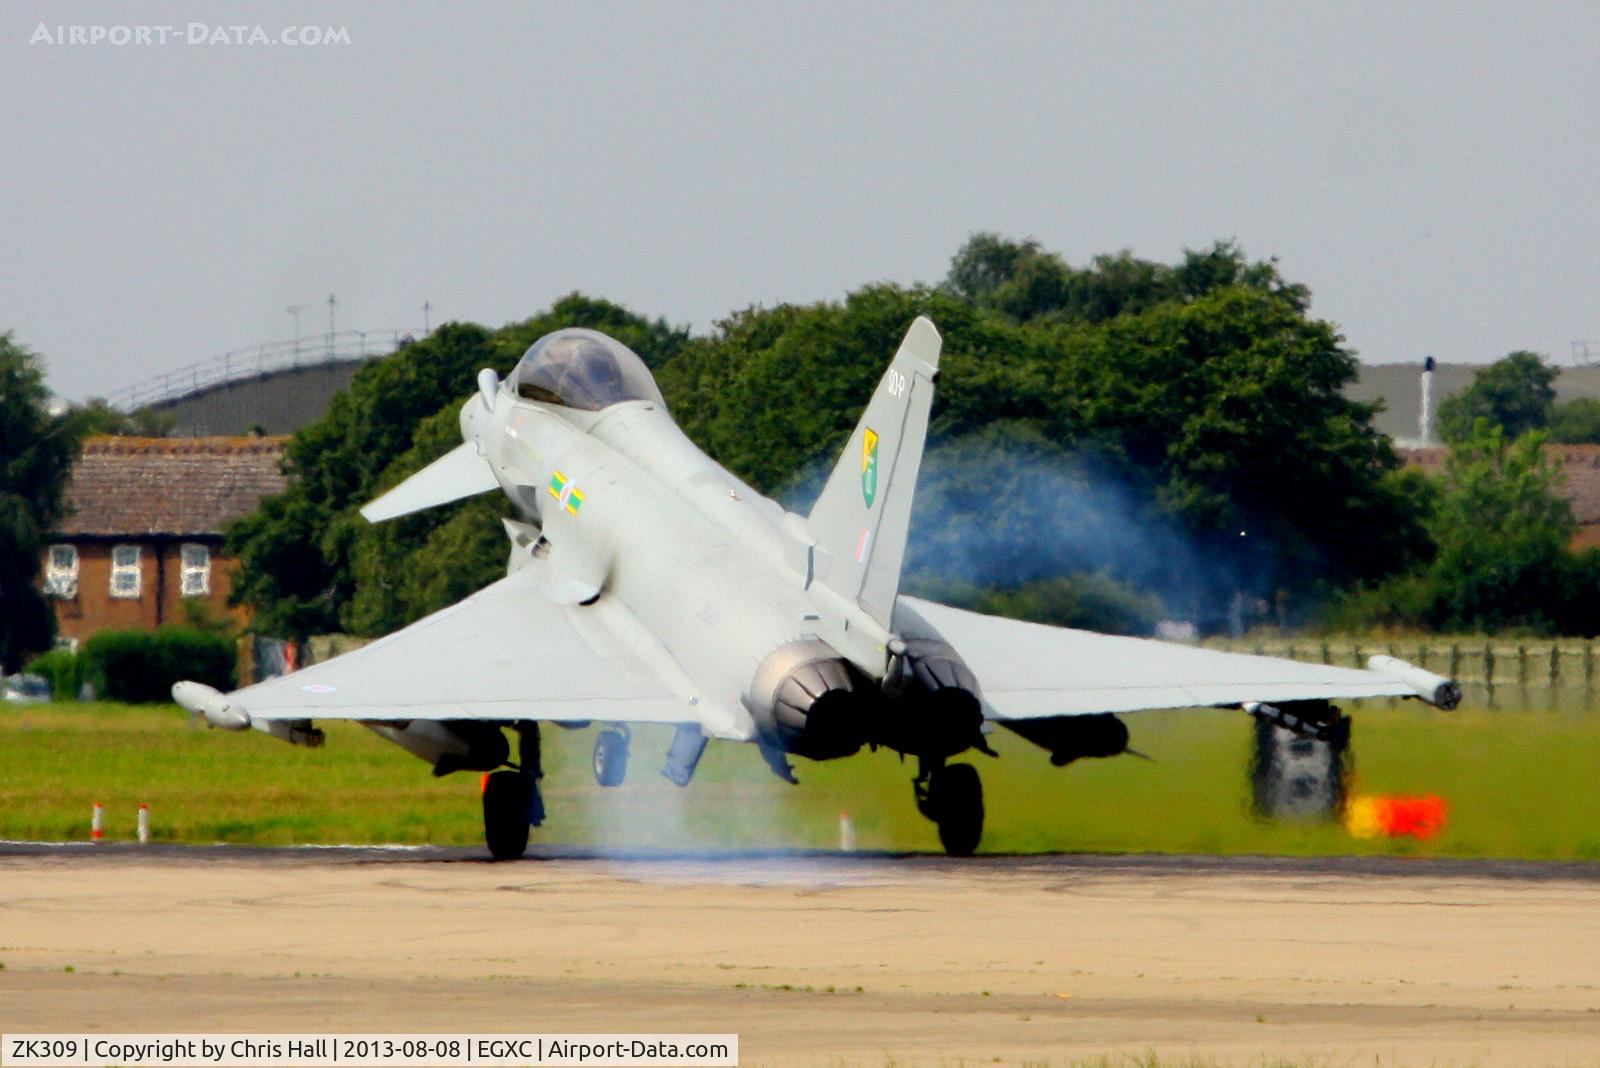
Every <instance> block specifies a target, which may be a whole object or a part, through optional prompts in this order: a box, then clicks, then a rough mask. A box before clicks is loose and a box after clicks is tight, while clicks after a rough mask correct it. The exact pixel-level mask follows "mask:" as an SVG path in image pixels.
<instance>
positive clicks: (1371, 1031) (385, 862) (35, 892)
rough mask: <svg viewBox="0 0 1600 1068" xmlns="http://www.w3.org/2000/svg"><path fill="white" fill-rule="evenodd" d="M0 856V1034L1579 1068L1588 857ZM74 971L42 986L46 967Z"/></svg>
mask: <svg viewBox="0 0 1600 1068" xmlns="http://www.w3.org/2000/svg"><path fill="white" fill-rule="evenodd" d="M483 857H484V854H483V853H482V852H481V851H480V850H463V849H432V848H425V849H363V848H351V849H247V848H234V847H225V846H221V847H182V846H148V847H139V846H131V845H117V846H109V845H101V846H83V845H79V846H49V845H28V844H20V843H0V963H3V964H4V966H5V967H4V971H0V1030H5V1031H77V1030H100V1031H157V1030H159V1031H207V1030H212V1031H263V1032H282V1033H295V1032H299V1033H304V1032H310V1031H405V1032H427V1031H458V1032H459V1031H482V1032H489V1033H493V1032H499V1031H569V1032H624V1031H635V1032H637V1031H662V1032H692V1031H699V1032H708V1031H709V1032H724V1031H734V1032H738V1033H739V1034H740V1035H741V1048H742V1053H743V1063H745V1064H782V1065H790V1064H794V1065H799V1064H806V1065H811V1064H840V1065H884V1064H888V1063H890V1062H893V1063H895V1064H902V1065H903V1064H923V1063H926V1064H949V1065H953V1064H956V1063H958V1062H965V1063H968V1064H978V1063H991V1062H994V1061H996V1060H998V1061H999V1062H1002V1063H1011V1064H1017V1063H1022V1062H1032V1063H1035V1064H1040V1063H1050V1064H1058V1065H1059V1064H1065V1063H1068V1062H1070V1061H1071V1060H1073V1059H1075V1058H1080V1057H1083V1058H1086V1057H1099V1056H1101V1055H1103V1054H1117V1053H1127V1054H1132V1055H1139V1056H1142V1055H1145V1054H1146V1053H1148V1052H1150V1051H1155V1052H1156V1053H1158V1054H1160V1055H1162V1056H1163V1057H1168V1058H1173V1059H1182V1060H1187V1059H1188V1058H1190V1057H1191V1056H1196V1055H1198V1056H1200V1057H1203V1058H1208V1059H1215V1060H1217V1061H1221V1062H1223V1063H1238V1064H1248V1063H1251V1062H1257V1063H1259V1062H1260V1061H1261V1059H1262V1058H1264V1057H1283V1058H1290V1059H1294V1060H1296V1061H1297V1062H1306V1063H1317V1064H1332V1065H1347V1064H1354V1063H1376V1064H1379V1065H1407V1064H1410V1065H1467V1064H1491V1065H1502V1064H1505V1065H1539V1066H1546V1065H1562V1066H1565V1065H1595V1064H1600V865H1595V864H1560V865H1546V864H1520V863H1504V862H1489V863H1480V862H1472V861H1422V860H1417V861H1406V860H1395V859H1358V858H1339V859H1315V860H1283V859H1269V858H1248V857H1247V858H1205V857H1159V856H1150V857H1107V856H1052V857H982V858H977V859H975V860H967V861H954V860H949V859H946V858H942V857H927V856H908V857H902V856H888V855H869V854H849V855H838V854H795V853H782V854H756V853H747V854H734V855H723V856H688V855H668V854H635V855H631V856H624V857H601V856H595V855H593V854H586V853H582V852H579V851H572V850H558V849H546V850H541V851H538V853H537V855H536V856H535V857H534V858H533V859H530V860H526V861H523V862H520V863H512V864H492V863H488V862H487V861H486V860H485V859H483ZM69 967H70V968H71V969H73V970H72V971H71V972H68V971H67V970H66V969H67V968H69Z"/></svg>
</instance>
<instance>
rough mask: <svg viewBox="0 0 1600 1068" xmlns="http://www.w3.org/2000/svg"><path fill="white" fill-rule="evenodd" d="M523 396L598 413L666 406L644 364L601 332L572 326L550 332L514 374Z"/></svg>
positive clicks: (527, 355) (535, 346)
mask: <svg viewBox="0 0 1600 1068" xmlns="http://www.w3.org/2000/svg"><path fill="white" fill-rule="evenodd" d="M510 381H511V388H512V389H514V390H516V392H517V395H518V396H519V397H524V398H526V399H528V400H536V401H543V402H545V403H546V404H559V405H562V406H564V407H567V408H578V409H580V410H582V411H586V412H598V411H599V410H600V409H602V408H609V407H610V406H611V405H613V404H619V403H621V402H622V401H630V400H647V401H655V402H656V403H657V404H660V405H662V406H663V407H664V406H665V405H666V401H665V400H663V399H662V397H661V391H660V390H659V389H657V388H656V383H655V379H653V378H651V377H650V372H649V370H648V369H646V367H645V365H644V361H643V360H641V359H639V357H638V355H637V354H636V353H635V352H634V351H633V350H632V349H630V348H628V346H626V345H624V344H622V343H621V342H620V341H617V340H615V339H614V338H609V337H607V336H606V335H604V334H602V333H600V332H599V331H598V330H584V329H581V328H579V327H572V328H570V329H567V330H557V331H556V332H555V333H553V334H546V335H545V336H544V337H542V338H540V339H539V340H538V341H535V342H534V343H533V345H532V346H531V347H530V348H529V349H528V351H527V352H526V353H524V354H523V356H522V360H521V361H520V362H519V363H518V364H517V368H516V370H515V371H512V372H511V380H510Z"/></svg>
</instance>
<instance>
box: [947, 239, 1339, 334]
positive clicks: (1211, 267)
mask: <svg viewBox="0 0 1600 1068" xmlns="http://www.w3.org/2000/svg"><path fill="white" fill-rule="evenodd" d="M1237 286H1243V287H1246V288H1249V289H1256V290H1260V291H1261V292H1264V293H1270V294H1272V295H1273V296H1276V297H1279V298H1281V299H1283V300H1285V301H1288V302H1289V303H1290V304H1292V305H1293V306H1294V307H1295V309H1296V310H1297V311H1299V312H1301V313H1304V312H1305V311H1306V310H1307V308H1309V307H1310V300H1311V293H1310V291H1309V290H1308V289H1306V287H1305V286H1303V285H1299V284H1297V283H1292V282H1287V281H1285V280H1284V279H1283V278H1282V277H1281V276H1280V275H1279V274H1278V267H1277V263H1276V262H1275V261H1272V260H1266V261H1259V262H1256V263H1251V262H1250V260H1249V259H1248V258H1247V257H1246V256H1245V254H1244V252H1243V250H1241V249H1240V248H1239V246H1238V245H1236V244H1234V243H1233V242H1231V241H1218V242H1216V243H1215V244H1213V245H1212V246H1211V247H1210V248H1209V249H1204V250H1198V249H1189V250H1187V251H1185V252H1184V255H1183V260H1182V261H1181V262H1179V263H1177V264H1174V265H1168V264H1164V263H1156V262H1154V261H1151V260H1144V259H1139V258H1138V257H1136V256H1134V255H1133V253H1131V252H1129V251H1127V250H1126V249H1124V250H1123V251H1121V252H1118V253H1115V254H1111V255H1099V256H1096V257H1094V259H1093V260H1091V261H1090V264H1089V266H1088V267H1085V268H1082V269H1078V268H1074V267H1072V266H1070V265H1069V264H1067V262H1066V261H1065V260H1064V259H1062V257H1060V256H1059V255H1056V254H1055V253H1053V252H1046V251H1045V250H1044V249H1042V248H1040V247H1039V244H1038V242H1036V241H1022V242H1017V241H1007V240H1005V239H1004V238H1001V237H998V236H996V235H995V234H990V233H979V234H974V235H973V236H972V237H970V238H968V239H967V243H966V244H964V245H963V246H962V247H961V248H960V250H959V251H957V252H956V254H955V257H954V258H953V259H952V260H951V261H950V271H949V274H948V275H947V276H946V278H945V283H944V288H945V289H946V291H948V292H950V293H953V294H955V295H956V296H958V297H961V298H962V299H964V300H967V301H970V302H972V303H974V304H977V305H979V306H980V307H984V308H990V309H993V310H995V311H998V312H1000V313H1002V314H1003V315H1006V316H1007V317H1009V318H1011V319H1013V320H1015V321H1017V322H1023V323H1026V322H1034V321H1053V322H1063V323H1102V322H1106V321H1108V320H1110V319H1114V318H1116V317H1117V316H1119V315H1124V314H1136V313H1138V312H1142V311H1147V310H1149V309H1150V308H1153V307H1155V306H1157V305H1159V304H1162V303H1166V302H1169V301H1176V302H1184V301H1191V300H1197V299H1199V298H1201V297H1204V296H1205V295H1206V294H1208V293H1211V292H1214V291H1216V290H1220V289H1226V288H1230V287H1237Z"/></svg>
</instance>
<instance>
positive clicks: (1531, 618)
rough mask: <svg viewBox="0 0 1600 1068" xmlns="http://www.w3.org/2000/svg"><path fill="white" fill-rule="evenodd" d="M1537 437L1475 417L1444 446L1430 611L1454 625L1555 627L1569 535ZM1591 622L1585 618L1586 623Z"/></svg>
mask: <svg viewBox="0 0 1600 1068" xmlns="http://www.w3.org/2000/svg"><path fill="white" fill-rule="evenodd" d="M1544 440H1545V439H1544V435H1542V434H1539V433H1537V432H1535V433H1529V434H1525V435H1523V436H1522V437H1521V438H1518V439H1517V440H1516V441H1512V440H1511V438H1510V436H1509V435H1508V434H1507V433H1506V431H1505V429H1504V428H1503V427H1501V426H1497V425H1494V424H1492V423H1490V422H1489V421H1488V420H1486V419H1485V420H1481V421H1480V422H1478V423H1477V424H1476V425H1475V426H1474V428H1473V434H1472V436H1471V437H1469V438H1467V439H1466V440H1465V441H1461V442H1458V443H1457V444H1456V445H1455V446H1454V447H1452V449H1451V450H1450V458H1449V460H1448V461H1446V464H1445V471H1444V492H1443V494H1442V496H1441V498H1440V502H1439V509H1438V512H1437V513H1436V515H1435V516H1434V519H1433V523H1432V533H1433V537H1434V541H1435V543H1436V544H1437V545H1438V552H1437V555H1436V556H1435V558H1434V561H1433V564H1432V565H1431V568H1430V575H1429V577H1430V579H1431V581H1432V585H1433V589H1434V596H1435V597H1436V598H1437V603H1436V604H1435V605H1434V607H1433V618H1434V620H1435V621H1436V623H1437V624H1438V625H1441V626H1445V627H1451V628H1454V629H1462V628H1471V629H1481V630H1499V629H1504V628H1507V627H1529V628H1532V629H1535V630H1540V631H1550V630H1554V629H1565V625H1566V624H1567V623H1568V622H1569V620H1568V616H1569V615H1570V612H1569V611H1568V605H1569V603H1570V602H1571V600H1572V597H1571V591H1570V589H1569V585H1570V583H1571V581H1572V579H1573V578H1574V575H1573V568H1572V566H1571V565H1572V563H1573V559H1572V556H1571V554H1570V553H1569V552H1568V550H1567V546H1568V544H1569V543H1570V542H1571V541H1572V536H1573V535H1574V534H1576V533H1577V529H1578V525H1577V522H1576V521H1575V520H1574V519H1573V518H1572V506H1571V505H1570V504H1569V503H1568V502H1567V500H1566V498H1565V497H1563V496H1562V495H1561V493H1560V489H1561V485H1562V482H1563V477H1562V475H1561V469H1560V467H1559V466H1558V465H1557V464H1556V463H1555V462H1553V461H1552V460H1551V459H1550V458H1549V457H1547V456H1545V455H1544V453H1543V451H1542V446H1543V445H1544ZM1591 628H1592V624H1591Z"/></svg>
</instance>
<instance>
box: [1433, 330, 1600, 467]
mask: <svg viewBox="0 0 1600 1068" xmlns="http://www.w3.org/2000/svg"><path fill="white" fill-rule="evenodd" d="M1560 375H1561V371H1560V369H1559V368H1555V367H1551V366H1550V365H1549V364H1547V363H1545V362H1544V357H1543V356H1540V355H1539V354H1538V353H1536V352H1528V351H1526V350H1518V351H1516V352H1512V353H1509V354H1508V355H1506V356H1505V357H1503V358H1502V359H1499V360H1496V361H1495V362H1494V363H1492V364H1490V365H1489V366H1487V367H1485V368H1483V369H1482V370H1480V371H1478V372H1477V374H1475V375H1473V377H1472V384H1471V385H1469V386H1468V387H1467V388H1466V389H1464V390H1462V391H1461V392H1460V393H1457V394H1456V395H1455V396H1453V397H1446V398H1445V399H1444V401H1443V402H1442V403H1441V404H1440V405H1439V432H1440V434H1441V436H1443V438H1444V439H1445V441H1447V442H1459V441H1466V440H1467V439H1469V438H1471V437H1472V436H1473V433H1474V426H1475V424H1476V423H1477V421H1478V420H1480V419H1482V420H1486V421H1487V422H1488V423H1489V425H1491V426H1494V427H1498V428H1500V429H1501V430H1502V431H1504V432H1505V434H1506V435H1507V436H1508V437H1510V438H1518V437H1520V436H1522V435H1523V434H1526V433H1528V432H1529V431H1533V430H1540V431H1544V432H1545V434H1546V437H1547V439H1548V440H1549V441H1551V442H1555V443H1557V444H1562V445H1600V400H1596V399H1595V398H1593V397H1574V398H1573V399H1572V400H1569V401H1565V402H1563V403H1559V404H1558V403H1557V402H1556V388H1555V384H1556V379H1557V378H1559V377H1560Z"/></svg>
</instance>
